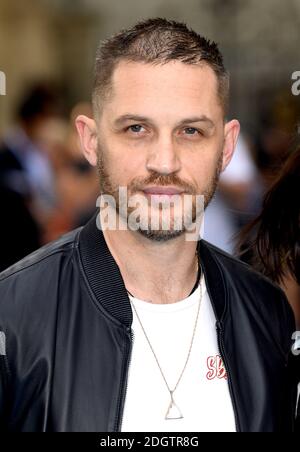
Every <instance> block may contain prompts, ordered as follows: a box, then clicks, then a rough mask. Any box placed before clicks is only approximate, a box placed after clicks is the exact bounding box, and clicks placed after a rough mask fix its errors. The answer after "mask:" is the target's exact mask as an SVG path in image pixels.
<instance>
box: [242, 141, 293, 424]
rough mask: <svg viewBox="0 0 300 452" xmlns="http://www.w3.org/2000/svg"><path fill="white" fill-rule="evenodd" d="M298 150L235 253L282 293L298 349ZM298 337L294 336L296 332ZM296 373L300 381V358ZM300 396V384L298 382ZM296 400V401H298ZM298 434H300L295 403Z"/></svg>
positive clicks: (243, 233)
mask: <svg viewBox="0 0 300 452" xmlns="http://www.w3.org/2000/svg"><path fill="white" fill-rule="evenodd" d="M299 194H300V148H299V149H298V150H297V151H295V152H294V153H292V155H291V156H290V157H289V159H288V160H287V162H286V163H285V165H284V167H283V169H282V171H281V172H280V174H279V176H278V177H277V179H276V180H275V181H274V182H273V185H272V187H271V188H270V190H269V191H268V192H267V194H266V195H265V198H264V202H263V209H262V212H261V213H260V215H259V216H258V217H257V218H256V219H255V220H254V221H252V222H251V223H250V224H249V225H247V226H246V227H245V228H244V229H243V231H242V232H241V233H240V236H239V244H238V254H239V257H241V258H242V259H243V260H245V261H247V262H248V263H250V264H251V265H252V266H253V267H254V268H255V269H256V270H258V271H259V272H261V273H263V274H264V275H266V276H267V277H268V278H270V279H271V280H272V281H274V282H275V283H276V284H278V285H280V286H281V288H282V290H283V291H284V292H285V294H286V296H287V298H288V300H289V302H290V305H291V307H292V309H293V311H294V314H295V319H296V329H297V330H298V332H299V333H298V335H297V336H296V337H295V340H296V341H297V342H296V344H295V347H297V348H298V349H299V350H300V196H299ZM296 334H297V333H296ZM297 353H298V352H296V356H297V357H298V358H296V360H295V369H296V370H295V373H296V374H297V375H298V377H297V378H298V381H299V382H300V362H299V361H300V355H299V354H297ZM299 393H300V383H299ZM298 400H299V399H298ZM296 429H297V431H298V432H300V404H299V401H298V416H297V427H296Z"/></svg>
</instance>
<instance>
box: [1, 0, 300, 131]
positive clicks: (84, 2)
mask: <svg viewBox="0 0 300 452" xmlns="http://www.w3.org/2000/svg"><path fill="white" fill-rule="evenodd" d="M151 16H164V17H168V18H172V19H177V20H183V21H185V22H187V23H188V24H189V25H190V26H191V27H193V28H194V29H195V30H197V31H198V32H200V33H202V34H203V35H205V36H207V37H209V38H211V39H213V40H216V41H217V42H219V43H220V44H221V49H222V51H223V53H224V55H225V61H226V64H227V66H228V68H229V69H230V71H231V74H232V113H234V114H235V115H236V116H238V117H239V118H241V120H242V123H243V124H245V127H248V128H249V129H250V130H255V129H256V128H257V127H259V123H260V115H261V110H262V109H264V108H266V107H265V104H267V105H268V104H269V99H270V97H271V96H272V95H273V93H274V91H277V92H280V91H282V92H284V91H285V95H286V97H289V96H290V97H291V98H290V99H288V101H289V102H291V103H293V102H296V101H298V103H299V102H300V101H299V99H293V98H292V94H291V90H290V88H291V75H292V73H293V72H294V71H296V70H300V66H299V65H300V62H299V38H300V2H299V0H288V1H287V2H282V1H280V0H264V1H263V2H262V1H260V0H186V1H185V2H182V1H181V0H152V1H151V2H140V1H138V0H126V1H119V0H110V1H107V0H26V2H20V1H19V0H1V6H0V55H1V59H0V70H2V71H4V72H5V74H6V77H7V95H6V96H5V97H1V102H0V134H1V132H2V131H3V130H4V129H5V128H6V127H7V126H8V125H9V123H11V122H12V120H13V112H14V107H15V105H16V102H17V99H18V98H19V96H20V95H21V94H22V91H23V90H24V89H26V86H27V85H28V84H29V83H31V82H32V81H35V80H37V79H51V80H55V81H57V82H59V83H60V84H61V85H62V86H63V87H64V92H65V101H66V102H67V103H68V104H69V105H72V104H75V103H76V102H77V101H80V100H88V99H89V96H90V87H91V71H92V67H93V58H94V53H95V49H96V46H97V43H98V41H99V39H103V38H105V37H106V36H108V35H110V34H111V33H113V32H116V31H118V30H119V29H120V28H123V27H127V26H129V25H132V24H133V23H134V22H136V21H137V20H139V19H143V18H146V17H151ZM282 95H283V94H282ZM266 114H267V113H266Z"/></svg>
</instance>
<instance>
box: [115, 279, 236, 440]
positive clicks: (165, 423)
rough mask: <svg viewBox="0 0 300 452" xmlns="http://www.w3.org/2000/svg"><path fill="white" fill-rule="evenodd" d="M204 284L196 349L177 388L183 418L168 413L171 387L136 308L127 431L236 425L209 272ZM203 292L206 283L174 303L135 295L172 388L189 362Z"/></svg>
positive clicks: (198, 429) (229, 429) (232, 428)
mask: <svg viewBox="0 0 300 452" xmlns="http://www.w3.org/2000/svg"><path fill="white" fill-rule="evenodd" d="M201 287H202V302H201V305H200V312H199V318H198V323H197V328H196V332H195V337H194V342H193V346H192V350H191V355H190V358H189V361H188V364H187V367H186V369H185V371H184V373H183V376H182V378H181V381H180V383H179V385H178V387H177V389H176V390H175V392H174V394H173V399H174V402H175V403H176V405H177V406H178V408H179V410H180V411H181V414H182V415H183V418H182V419H172V420H166V419H165V416H166V413H167V411H168V407H169V404H170V401H171V397H170V393H169V391H168V388H167V386H166V383H165V381H164V379H163V377H162V375H161V372H160V370H159V367H158V365H157V363H156V360H155V358H154V355H153V353H152V351H151V349H150V347H149V344H148V342H147V340H146V338H145V335H144V332H143V330H142V329H141V326H140V323H139V321H138V319H137V317H136V314H135V311H134V309H132V311H133V324H132V329H133V332H134V341H133V349H132V356H131V362H130V366H129V374H128V386H127V392H126V398H125V405H124V412H123V421H122V426H121V431H123V432H235V431H236V425H235V418H234V413H233V408H232V402H231V398H230V394H229V388H228V382H227V374H226V370H225V369H224V366H223V363H222V360H221V358H220V353H219V350H218V344H217V333H216V327H215V322H216V320H215V315H214V312H213V309H212V306H211V302H210V299H209V296H208V293H207V290H206V287H205V282H204V278H203V277H202V278H201ZM199 298H200V286H198V288H197V289H196V290H195V291H194V292H193V293H192V294H191V295H190V296H189V297H187V298H186V299H184V300H181V301H178V302H176V303H171V304H152V303H149V302H146V301H143V300H139V299H137V298H133V297H131V296H130V301H131V303H134V306H135V308H136V310H137V313H138V315H139V317H140V320H141V322H142V324H143V327H144V329H145V331H146V333H147V335H148V337H149V340H150V342H151V345H152V347H153V349H154V352H155V353H156V356H157V359H158V361H159V364H160V366H161V368H162V370H163V373H164V375H165V378H166V380H167V382H168V385H169V387H170V388H171V390H172V389H173V388H174V386H175V385H176V383H177V380H178V378H179V376H180V374H181V372H182V369H183V367H184V364H185V362H186V358H187V354H188V350H189V347H190V343H191V339H192V334H193V329H194V325H195V320H196V315H197V308H198V303H199Z"/></svg>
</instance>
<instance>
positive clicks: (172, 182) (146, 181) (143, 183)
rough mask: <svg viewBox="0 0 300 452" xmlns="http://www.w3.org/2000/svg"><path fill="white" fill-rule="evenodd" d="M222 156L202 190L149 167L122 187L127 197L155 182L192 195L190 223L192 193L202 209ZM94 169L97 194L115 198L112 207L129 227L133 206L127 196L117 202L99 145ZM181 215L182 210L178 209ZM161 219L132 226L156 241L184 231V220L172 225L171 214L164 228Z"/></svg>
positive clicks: (194, 217)
mask: <svg viewBox="0 0 300 452" xmlns="http://www.w3.org/2000/svg"><path fill="white" fill-rule="evenodd" d="M222 157H223V155H222V154H220V156H219V157H218V160H217V163H216V166H215V171H214V174H213V177H212V178H211V180H210V181H209V183H208V185H207V186H206V187H205V188H204V190H202V193H199V189H198V188H197V187H195V186H194V185H192V184H190V183H189V182H187V181H184V180H182V179H180V178H179V177H178V176H177V175H176V174H167V175H163V174H160V173H157V172H155V171H151V172H150V174H149V176H148V177H146V178H141V177H137V178H135V179H133V180H132V181H131V182H130V183H129V184H128V185H127V187H126V188H127V193H128V197H130V196H133V195H136V194H140V193H141V192H143V189H144V188H145V187H148V186H155V185H157V186H158V185H159V186H175V187H177V188H179V189H180V190H182V191H183V194H184V195H190V196H191V197H192V210H191V214H190V216H189V218H188V224H189V225H190V224H194V223H195V221H196V220H197V216H198V212H197V207H196V195H202V197H203V207H204V210H205V209H206V207H207V206H208V205H209V203H210V201H211V200H212V198H213V196H214V194H215V191H216V188H217V186H218V181H219V178H220V174H221V169H222ZM97 172H98V176H99V183H100V193H101V195H109V196H110V197H112V198H113V199H114V201H115V202H114V208H115V210H116V213H117V215H118V217H119V218H122V220H123V221H125V222H126V224H127V226H128V228H129V229H131V227H130V223H129V222H128V218H129V217H130V215H131V214H132V213H133V212H134V210H135V207H132V206H130V205H128V203H127V199H126V205H124V204H122V205H120V198H119V189H120V186H119V185H118V184H117V183H116V182H114V181H113V178H112V176H111V174H110V173H109V171H108V168H107V163H106V160H105V155H104V152H103V150H102V149H101V148H100V146H99V147H98V159H97ZM162 210H163V206H162V205H161V206H160V213H162ZM124 212H126V215H124ZM202 213H203V212H202ZM145 215H146V216H148V213H145ZM181 216H183V213H181ZM161 223H162V221H161V219H160V227H159V228H153V227H152V224H151V221H150V222H146V224H147V227H139V228H138V229H135V230H136V231H137V232H139V233H140V234H141V235H142V236H144V237H146V238H147V239H149V240H152V241H156V242H166V241H169V240H172V239H175V238H177V237H180V236H181V235H182V234H184V233H186V232H187V225H186V223H183V222H181V227H179V228H178V227H175V223H176V221H175V220H174V218H173V219H172V221H171V222H170V224H169V227H168V229H165V228H164V227H163V226H162V224H161Z"/></svg>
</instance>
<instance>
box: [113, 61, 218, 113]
mask: <svg viewBox="0 0 300 452" xmlns="http://www.w3.org/2000/svg"><path fill="white" fill-rule="evenodd" d="M217 83H218V82H217V77H216V75H215V73H214V71H213V70H212V69H211V68H210V67H209V66H208V65H207V64H203V65H201V66H200V65H191V64H184V63H182V62H179V61H172V62H169V63H166V64H156V65H154V64H149V63H142V62H141V63H140V62H127V61H121V62H120V63H119V64H118V65H117V67H116V68H115V71H114V73H113V76H112V91H111V97H110V100H109V101H108V108H109V109H110V111H111V113H113V112H116V113H126V112H135V113H140V114H145V113H146V114H147V115H151V114H153V115H156V116H157V115H159V114H161V115H168V116H172V113H173V114H175V113H176V112H177V113H178V112H181V114H182V113H183V112H184V113H186V114H188V115H193V114H199V113H201V114H207V115H211V116H213V115H220V114H221V115H222V108H221V105H220V102H219V99H218V95H217V86H218V84H217Z"/></svg>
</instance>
